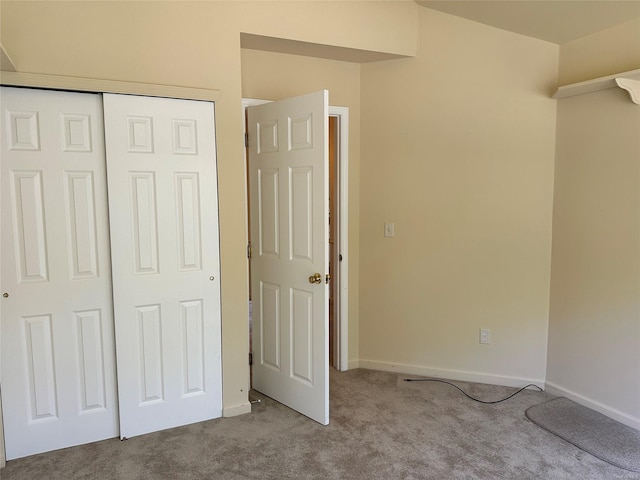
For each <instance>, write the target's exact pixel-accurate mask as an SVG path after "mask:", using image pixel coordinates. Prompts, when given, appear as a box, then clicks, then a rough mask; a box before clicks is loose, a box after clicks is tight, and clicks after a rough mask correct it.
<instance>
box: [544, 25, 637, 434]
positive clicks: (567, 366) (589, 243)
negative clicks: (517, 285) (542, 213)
mask: <svg viewBox="0 0 640 480" xmlns="http://www.w3.org/2000/svg"><path fill="white" fill-rule="evenodd" d="M639 45H640V19H636V20H634V21H630V22H627V23H624V24H621V25H618V26H617V27H613V28H610V29H607V30H604V31H602V32H599V33H596V34H594V35H589V36H587V37H583V38H581V39H578V40H575V41H573V42H569V43H566V44H564V45H562V46H561V47H560V68H559V71H560V79H561V80H560V84H567V83H572V82H580V81H584V80H589V79H591V78H597V77H600V76H608V75H612V74H615V73H619V72H623V71H629V70H634V69H637V68H640V48H638V46H639ZM556 139H557V140H556V141H557V145H556V171H555V199H554V213H553V250H552V276H551V304H550V314H549V346H548V360H547V388H548V389H549V390H550V391H552V392H553V393H556V394H559V395H564V396H568V397H570V398H573V399H574V400H576V401H579V402H580V403H583V404H586V405H588V406H590V407H592V408H595V409H597V410H599V411H601V412H603V413H605V414H607V415H610V416H612V417H614V418H617V419H618V420H620V421H622V422H624V423H626V424H628V425H632V426H634V427H635V428H640V353H639V352H640V247H639V245H640V107H638V105H635V104H633V103H631V101H630V99H629V95H628V93H627V92H624V91H622V90H620V89H612V90H606V91H602V92H596V93H592V94H588V95H580V96H576V97H570V98H565V99H562V100H559V101H558V115H557V131H556Z"/></svg>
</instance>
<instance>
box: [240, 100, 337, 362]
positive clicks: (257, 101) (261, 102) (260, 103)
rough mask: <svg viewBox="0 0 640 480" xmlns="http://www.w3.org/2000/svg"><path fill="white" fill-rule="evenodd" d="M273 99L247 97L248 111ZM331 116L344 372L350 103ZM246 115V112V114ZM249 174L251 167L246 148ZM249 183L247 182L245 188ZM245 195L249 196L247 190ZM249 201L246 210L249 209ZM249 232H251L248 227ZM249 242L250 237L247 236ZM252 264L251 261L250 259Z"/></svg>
mask: <svg viewBox="0 0 640 480" xmlns="http://www.w3.org/2000/svg"><path fill="white" fill-rule="evenodd" d="M270 102H272V100H261V99H257V98H243V99H242V109H243V113H244V112H246V109H247V108H248V107H253V106H255V105H262V104H264V103H270ZM329 116H330V117H336V118H337V119H338V201H339V207H338V208H339V209H340V214H339V215H338V220H339V227H338V237H339V238H338V246H339V252H338V253H339V254H340V255H342V262H338V272H339V273H338V288H337V291H338V298H337V299H336V300H337V301H338V303H339V312H340V315H339V318H338V336H337V338H335V339H334V346H335V347H337V350H338V359H339V360H338V365H337V366H336V368H337V369H338V370H339V371H341V372H344V371H346V370H349V291H348V290H349V276H348V274H349V255H348V247H349V221H348V220H349V217H348V214H349V191H348V186H349V107H332V106H329ZM242 118H243V119H244V118H245V116H244V114H243V116H242ZM242 124H243V131H244V132H245V135H246V132H247V125H246V122H245V121H244V120H243V122H242ZM244 164H245V176H246V173H247V172H246V168H247V159H246V150H245V162H244ZM246 188H248V186H247V185H246V183H245V189H246ZM245 198H248V197H247V195H246V192H245ZM248 211H249V209H248V205H247V206H246V208H245V212H248ZM247 235H249V232H248V231H247ZM247 242H248V237H247ZM247 268H249V262H247Z"/></svg>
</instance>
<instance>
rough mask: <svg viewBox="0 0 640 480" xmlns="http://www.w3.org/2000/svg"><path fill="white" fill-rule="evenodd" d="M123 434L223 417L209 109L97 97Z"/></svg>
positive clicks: (161, 101)
mask: <svg viewBox="0 0 640 480" xmlns="http://www.w3.org/2000/svg"><path fill="white" fill-rule="evenodd" d="M104 108H105V127H106V144H107V172H108V182H109V192H110V193H109V214H110V222H111V249H112V256H113V285H114V288H113V290H114V311H115V327H116V340H117V342H116V354H117V361H118V395H119V399H120V435H121V436H122V437H131V436H135V435H140V434H143V433H148V432H151V431H157V430H162V429H165V428H171V427H175V426H178V425H185V424H189V423H194V422H198V421H202V420H208V419H211V418H216V417H220V416H221V415H222V387H221V351H220V350H221V345H220V343H221V341H220V338H221V337H220V336H221V332H220V328H221V325H220V273H219V239H218V204H217V180H216V156H215V136H214V111H213V104H212V103H209V102H196V101H186V100H176V99H166V98H149V97H134V96H126V95H104Z"/></svg>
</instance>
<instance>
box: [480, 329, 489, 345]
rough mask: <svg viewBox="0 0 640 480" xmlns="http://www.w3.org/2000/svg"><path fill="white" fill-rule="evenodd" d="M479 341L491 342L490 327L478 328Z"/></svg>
mask: <svg viewBox="0 0 640 480" xmlns="http://www.w3.org/2000/svg"><path fill="white" fill-rule="evenodd" d="M480 343H491V329H490V328H481V329H480Z"/></svg>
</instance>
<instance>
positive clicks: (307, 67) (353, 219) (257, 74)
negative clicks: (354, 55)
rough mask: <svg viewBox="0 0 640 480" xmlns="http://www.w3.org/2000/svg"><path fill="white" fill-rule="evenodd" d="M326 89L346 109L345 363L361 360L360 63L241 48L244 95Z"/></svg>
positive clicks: (280, 95)
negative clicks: (346, 336)
mask: <svg viewBox="0 0 640 480" xmlns="http://www.w3.org/2000/svg"><path fill="white" fill-rule="evenodd" d="M323 89H327V90H329V104H330V105H334V106H341V107H349V165H348V168H349V185H348V191H349V199H348V200H349V211H348V218H349V231H348V236H349V244H348V251H349V255H348V258H346V259H345V261H346V262H347V265H348V267H349V289H348V291H349V300H348V305H349V361H350V362H352V363H353V362H354V361H357V359H358V358H359V350H358V349H359V321H358V319H359V302H358V285H359V275H358V274H359V261H358V258H359V254H358V250H359V249H358V246H359V240H360V236H359V225H360V213H359V207H360V190H359V186H360V180H359V179H360V64H357V63H350V62H339V61H335V60H326V59H320V58H311V57H305V56H299V55H286V54H281V53H272V52H262V51H256V50H246V49H243V50H242V95H243V97H246V98H260V99H265V100H279V99H282V98H286V97H292V96H296V95H302V94H305V93H309V92H314V91H317V90H323Z"/></svg>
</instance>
